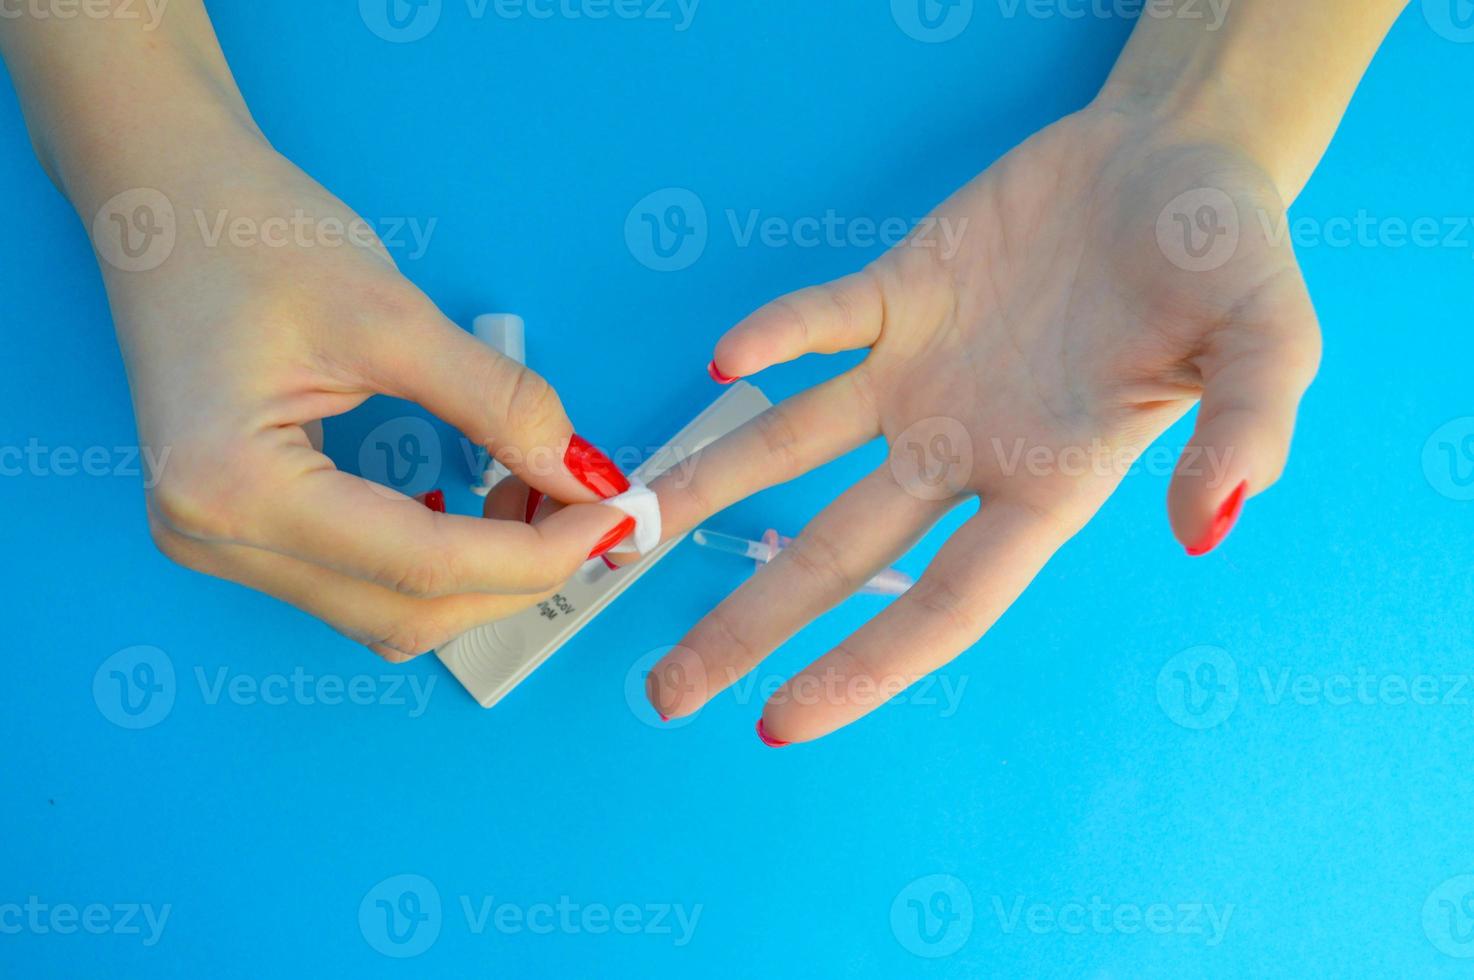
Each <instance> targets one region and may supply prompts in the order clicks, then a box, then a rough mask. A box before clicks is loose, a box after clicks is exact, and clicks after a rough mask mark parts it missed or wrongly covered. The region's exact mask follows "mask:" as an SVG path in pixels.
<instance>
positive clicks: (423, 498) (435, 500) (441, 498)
mask: <svg viewBox="0 0 1474 980" xmlns="http://www.w3.org/2000/svg"><path fill="white" fill-rule="evenodd" d="M415 499H416V500H418V501H419V502H420V503H422V504H424V505H425V506H426V507H428V508H430V509H431V510H433V511H434V512H435V513H437V514H444V513H445V491H444V490H431V491H430V492H429V493H422V494H420V495H419V496H418V497H416V498H415Z"/></svg>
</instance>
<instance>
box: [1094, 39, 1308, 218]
mask: <svg viewBox="0 0 1474 980" xmlns="http://www.w3.org/2000/svg"><path fill="white" fill-rule="evenodd" d="M1122 60H1123V64H1122V65H1119V66H1118V67H1117V71H1116V72H1115V73H1113V74H1112V75H1111V78H1110V79H1109V80H1108V81H1107V83H1106V85H1105V86H1104V87H1102V89H1101V91H1100V93H1099V94H1098V95H1097V96H1096V98H1095V100H1094V101H1093V102H1092V103H1091V109H1092V110H1094V111H1098V112H1103V113H1111V114H1117V115H1120V116H1123V117H1125V118H1127V119H1129V120H1131V124H1132V126H1133V127H1134V128H1135V129H1136V130H1137V131H1139V132H1142V133H1150V134H1151V137H1152V141H1153V142H1171V143H1178V144H1199V145H1211V146H1215V147H1221V148H1223V149H1225V150H1228V151H1230V152H1232V153H1233V154H1235V155H1236V156H1238V157H1240V158H1242V159H1243V160H1244V161H1245V162H1246V163H1248V164H1251V165H1252V166H1254V167H1255V168H1256V169H1258V170H1260V171H1262V172H1263V174H1264V175H1265V177H1266V178H1267V179H1268V180H1269V181H1270V182H1271V183H1272V184H1273V185H1274V187H1275V189H1276V190H1277V191H1278V192H1279V195H1280V198H1281V199H1282V200H1283V201H1284V203H1285V205H1286V206H1288V205H1289V204H1290V203H1291V202H1292V201H1293V200H1294V199H1295V197H1296V196H1298V195H1299V193H1300V190H1301V189H1302V188H1303V186H1304V183H1305V180H1306V179H1307V178H1308V177H1309V175H1310V173H1311V171H1312V170H1314V168H1315V164H1316V162H1317V161H1318V160H1319V156H1320V154H1319V151H1318V149H1317V148H1316V147H1315V146H1314V144H1313V142H1308V141H1306V140H1304V139H1303V138H1302V139H1296V138H1294V134H1288V133H1285V132H1284V131H1283V128H1282V125H1281V121H1280V120H1278V119H1277V118H1275V117H1274V116H1273V115H1272V114H1264V113H1261V112H1260V111H1259V107H1258V106H1257V105H1256V103H1255V97H1256V92H1255V91H1254V89H1253V87H1251V86H1245V85H1242V84H1240V83H1239V81H1238V79H1237V78H1236V77H1235V76H1234V74H1233V73H1232V72H1231V71H1228V70H1226V69H1225V67H1224V66H1223V65H1221V64H1215V65H1212V66H1211V68H1210V67H1208V66H1206V65H1205V66H1204V67H1203V68H1202V69H1200V68H1199V65H1198V64H1197V63H1195V62H1194V60H1188V61H1186V62H1184V63H1182V64H1180V65H1178V66H1175V70H1157V71H1154V70H1152V69H1162V68H1164V66H1162V65H1160V64H1148V65H1135V64H1127V63H1125V59H1124V58H1123V59H1122ZM1123 69H1124V70H1123Z"/></svg>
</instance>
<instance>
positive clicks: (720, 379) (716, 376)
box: [706, 361, 737, 385]
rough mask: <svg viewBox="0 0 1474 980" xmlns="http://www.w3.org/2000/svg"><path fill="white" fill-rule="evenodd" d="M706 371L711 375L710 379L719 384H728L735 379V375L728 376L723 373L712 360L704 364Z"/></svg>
mask: <svg viewBox="0 0 1474 980" xmlns="http://www.w3.org/2000/svg"><path fill="white" fill-rule="evenodd" d="M706 373H707V374H709V375H711V380H713V381H715V382H716V383H717V384H719V385H729V384H731V383H732V382H733V381H736V380H737V377H736V376H735V375H733V376H728V375H725V374H723V373H722V370H721V368H719V367H717V362H716V361H712V362H711V363H710V364H708V365H707V366H706Z"/></svg>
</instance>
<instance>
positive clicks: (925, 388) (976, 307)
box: [861, 117, 1314, 522]
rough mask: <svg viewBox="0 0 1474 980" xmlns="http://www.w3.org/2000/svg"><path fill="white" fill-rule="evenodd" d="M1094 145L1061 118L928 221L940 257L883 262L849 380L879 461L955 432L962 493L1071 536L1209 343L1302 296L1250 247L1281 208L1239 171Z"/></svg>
mask: <svg viewBox="0 0 1474 980" xmlns="http://www.w3.org/2000/svg"><path fill="white" fill-rule="evenodd" d="M1111 129H1112V127H1111V126H1110V124H1109V122H1107V123H1101V122H1100V121H1098V120H1095V119H1091V118H1082V117H1071V118H1069V119H1066V120H1064V121H1062V122H1061V123H1059V124H1057V125H1055V126H1053V127H1051V128H1049V129H1047V130H1045V131H1043V132H1042V133H1040V134H1039V135H1037V136H1036V137H1034V138H1033V139H1032V140H1030V141H1029V142H1028V143H1026V144H1024V145H1023V146H1021V147H1019V148H1018V149H1017V150H1015V151H1014V152H1013V153H1011V154H1010V155H1009V156H1007V157H1005V158H1004V159H1003V160H1001V161H1000V162H999V163H998V164H997V165H995V166H994V167H993V168H991V169H990V170H989V171H988V172H987V173H985V174H983V175H982V176H981V177H979V178H978V179H977V180H976V181H974V182H972V183H971V184H970V185H968V186H967V187H965V188H963V189H962V190H961V191H960V192H959V193H958V194H956V195H955V196H954V197H953V198H952V199H951V200H950V201H948V202H946V203H945V204H944V205H943V206H942V207H941V208H940V209H939V210H938V212H937V213H936V215H935V216H934V218H935V219H936V222H937V227H942V228H950V229H951V231H952V233H953V234H954V235H956V236H957V237H956V240H957V241H958V242H959V243H960V247H958V248H957V249H956V251H955V254H950V255H945V254H942V252H943V248H939V247H934V246H925V245H923V246H918V245H912V246H910V247H902V248H900V249H897V250H895V251H893V252H891V253H889V254H888V255H886V256H885V257H884V258H882V260H881V261H880V262H879V263H877V264H876V267H874V269H873V272H874V275H875V276H876V279H877V281H878V282H879V283H880V284H881V285H882V289H883V293H884V309H885V318H884V322H883V324H882V326H881V330H880V335H879V338H878V340H877V341H876V343H875V344H874V346H873V348H872V353H871V356H870V357H869V358H868V359H867V360H866V362H865V363H864V365H863V367H862V368H861V370H862V371H863V372H864V373H865V374H866V375H867V378H866V382H867V384H868V385H869V386H870V387H871V388H872V390H873V391H874V392H875V393H876V394H877V399H876V401H877V404H878V408H879V412H880V417H881V424H882V429H883V431H884V433H885V435H886V437H887V439H888V440H889V441H890V442H891V444H892V445H893V446H896V445H897V444H898V443H899V444H901V448H902V450H903V451H906V450H907V449H909V448H911V447H908V446H906V445H905V443H906V442H907V439H908V435H907V434H908V432H913V431H915V430H916V429H917V427H918V425H919V427H920V428H919V434H923V435H926V434H930V430H932V429H935V428H937V426H935V425H928V424H926V423H925V420H927V419H937V418H941V419H948V420H954V419H955V420H956V422H957V423H959V426H958V427H959V428H960V429H964V430H965V431H966V434H967V437H968V446H967V447H965V448H966V449H970V450H971V454H972V466H971V472H970V474H968V475H967V476H966V478H965V481H962V482H965V488H966V489H967V490H971V491H974V492H977V493H979V494H992V495H995V496H1007V497H1012V498H1014V499H1018V500H1020V501H1021V502H1026V503H1028V504H1030V505H1031V506H1034V507H1038V508H1044V509H1047V510H1049V511H1050V512H1053V513H1056V514H1059V515H1060V516H1062V517H1065V518H1068V519H1069V520H1071V521H1072V522H1079V521H1083V520H1085V519H1088V517H1089V516H1090V514H1091V513H1093V512H1094V509H1095V508H1096V507H1098V506H1099V504H1100V503H1101V502H1103V501H1104V499H1105V498H1106V496H1108V495H1109V493H1110V492H1111V490H1112V489H1114V487H1115V485H1116V483H1117V482H1118V480H1119V477H1120V476H1121V475H1122V471H1123V469H1124V466H1123V464H1124V463H1125V462H1126V461H1128V460H1129V459H1130V458H1131V457H1133V456H1134V455H1136V454H1139V453H1140V452H1141V451H1143V450H1144V449H1145V448H1146V447H1147V446H1148V445H1149V444H1150V443H1151V442H1152V441H1153V440H1154V439H1155V438H1156V437H1157V436H1159V435H1160V434H1161V433H1162V432H1163V431H1164V430H1165V429H1166V428H1167V427H1168V426H1169V425H1170V424H1171V423H1172V422H1174V421H1176V420H1177V419H1178V418H1179V417H1181V416H1182V415H1183V414H1184V413H1185V412H1187V411H1188V410H1189V409H1190V408H1191V407H1192V405H1193V404H1194V403H1195V402H1196V401H1197V399H1198V398H1199V396H1200V394H1201V391H1202V383H1203V375H1202V368H1201V366H1200V363H1199V362H1200V359H1201V358H1202V357H1203V356H1204V355H1205V354H1207V353H1208V352H1209V350H1210V348H1211V347H1212V345H1213V344H1214V343H1215V342H1217V343H1230V342H1234V338H1233V337H1232V336H1216V335H1218V334H1220V333H1223V334H1231V333H1232V332H1233V331H1235V330H1238V331H1243V330H1245V329H1251V330H1252V329H1253V328H1255V327H1256V326H1257V325H1260V324H1263V323H1264V322H1274V321H1275V320H1276V314H1277V313H1281V312H1284V311H1283V310H1280V309H1277V308H1276V307H1277V306H1289V307H1293V304H1294V302H1295V301H1296V299H1297V298H1298V297H1299V295H1300V293H1301V287H1300V279H1299V273H1298V270H1297V269H1296V266H1295V260H1294V256H1293V253H1292V252H1290V250H1289V249H1288V248H1283V247H1280V248H1276V247H1273V246H1272V244H1271V243H1270V242H1268V241H1266V239H1265V238H1264V237H1263V236H1262V235H1256V234H1254V233H1253V232H1254V231H1255V230H1256V229H1258V228H1260V227H1262V223H1261V221H1260V218H1261V216H1262V217H1263V218H1264V219H1265V221H1267V222H1269V223H1271V225H1274V224H1277V223H1278V222H1279V221H1281V220H1282V219H1283V209H1282V206H1281V205H1280V204H1279V202H1278V200H1277V198H1276V196H1275V194H1274V191H1273V188H1272V187H1270V186H1269V185H1268V183H1267V181H1266V180H1265V179H1264V178H1262V177H1261V176H1259V175H1257V174H1256V173H1255V171H1254V170H1253V168H1252V167H1251V166H1250V165H1249V164H1247V162H1245V161H1242V160H1240V159H1238V158H1236V157H1234V156H1233V155H1232V154H1230V153H1228V152H1226V151H1222V150H1217V151H1214V150H1209V149H1206V148H1204V149H1197V150H1178V149H1154V148H1149V147H1141V148H1139V149H1138V150H1137V152H1135V153H1133V154H1132V155H1130V156H1128V157H1127V158H1126V159H1121V158H1120V157H1119V156H1117V155H1116V154H1117V153H1118V147H1119V143H1118V134H1116V133H1114V132H1112V131H1111ZM1219 192H1222V194H1220V193H1219ZM1184 194H1185V195H1186V196H1185V197H1183V199H1182V200H1181V201H1180V202H1179V203H1178V204H1177V205H1176V206H1173V207H1170V208H1169V207H1168V205H1169V204H1170V203H1171V202H1172V201H1173V199H1174V198H1178V197H1181V196H1182V195H1184ZM1223 194H1226V195H1228V196H1227V197H1224V196H1222V195H1223ZM1230 200H1231V201H1232V202H1233V204H1234V209H1233V210H1234V212H1235V215H1234V217H1235V218H1237V219H1238V220H1237V227H1235V222H1234V220H1233V219H1231V218H1229V217H1228V216H1227V215H1226V214H1225V213H1222V212H1223V211H1224V203H1225V202H1227V201H1230ZM1205 206H1206V207H1208V208H1209V209H1210V210H1209V211H1207V212H1205V213H1203V214H1202V215H1199V214H1198V213H1197V212H1198V211H1199V209H1200V208H1202V207H1205ZM1164 209H1166V210H1165V211H1164ZM1199 219H1201V220H1202V221H1203V223H1204V225H1205V227H1200V226H1199V225H1198V223H1197V222H1198V220H1199ZM1245 219H1247V220H1245ZM1215 235H1216V236H1221V237H1219V238H1218V239H1217V240H1215V238H1214V236H1215ZM922 237H923V238H931V239H933V240H937V239H938V236H937V235H935V234H933V235H926V234H923V236H922ZM1230 253H1231V254H1230ZM1287 287H1288V288H1287ZM1291 312H1293V311H1291ZM1250 339H1251V340H1252V338H1250ZM1313 339H1314V336H1313V330H1312V331H1310V333H1309V334H1308V335H1307V336H1306V337H1305V338H1304V340H1305V341H1307V342H1313ZM1240 342H1242V341H1240ZM937 445H938V447H939V448H942V447H944V446H945V443H938V444H937ZM953 448H954V449H956V448H957V447H953ZM1081 450H1085V451H1086V452H1084V453H1082V452H1081ZM913 459H914V457H913ZM1031 460H1032V462H1030V461H1031ZM908 462H910V461H908ZM935 462H936V463H937V464H938V465H940V464H941V463H943V462H944V461H942V460H937V461H935ZM953 476H954V478H958V479H959V480H960V479H961V476H962V475H961V474H955V475H953Z"/></svg>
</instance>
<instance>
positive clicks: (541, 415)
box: [501, 365, 563, 432]
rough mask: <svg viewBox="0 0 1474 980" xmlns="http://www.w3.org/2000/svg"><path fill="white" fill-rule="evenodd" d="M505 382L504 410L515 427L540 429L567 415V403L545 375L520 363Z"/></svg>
mask: <svg viewBox="0 0 1474 980" xmlns="http://www.w3.org/2000/svg"><path fill="white" fill-rule="evenodd" d="M514 367H515V370H514V371H513V372H512V373H511V376H510V377H507V376H505V369H503V371H502V372H501V373H503V377H502V378H501V384H502V387H503V389H504V391H505V397H504V401H503V405H504V413H505V416H506V420H507V423H508V425H510V426H511V427H512V429H513V430H514V431H522V432H537V431H540V430H542V429H545V428H547V427H549V426H550V425H552V424H553V423H556V422H558V421H559V420H561V419H562V417H563V404H562V402H561V401H559V400H558V395H557V393H556V392H554V391H553V388H552V386H551V385H549V384H548V383H547V382H546V381H544V380H543V379H542V377H541V376H539V375H538V374H536V373H535V372H533V371H530V370H528V369H527V368H524V367H521V366H520V365H514Z"/></svg>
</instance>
